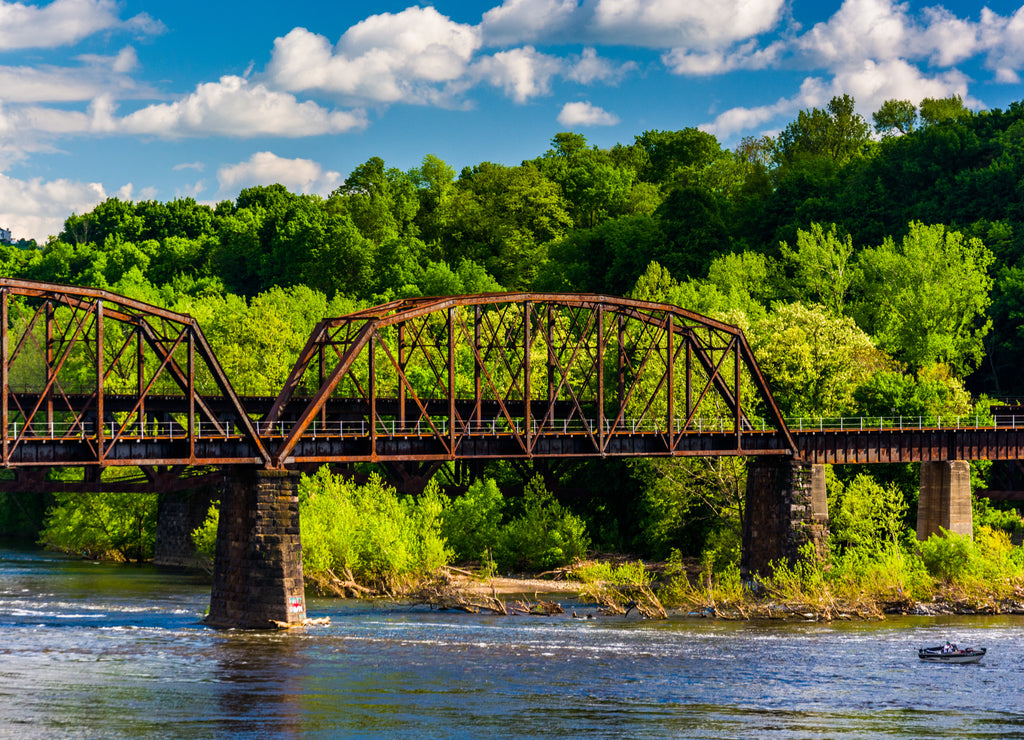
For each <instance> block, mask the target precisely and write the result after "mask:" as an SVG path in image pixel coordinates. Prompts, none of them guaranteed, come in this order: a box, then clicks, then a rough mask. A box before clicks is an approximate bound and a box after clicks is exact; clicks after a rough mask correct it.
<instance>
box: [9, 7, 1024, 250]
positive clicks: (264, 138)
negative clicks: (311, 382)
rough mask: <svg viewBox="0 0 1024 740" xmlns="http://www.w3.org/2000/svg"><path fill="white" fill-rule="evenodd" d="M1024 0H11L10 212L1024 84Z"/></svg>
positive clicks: (323, 187)
mask: <svg viewBox="0 0 1024 740" xmlns="http://www.w3.org/2000/svg"><path fill="white" fill-rule="evenodd" d="M1021 75H1024V7H1022V6H1021V3H1020V0H1017V1H1016V2H1011V1H1009V0H991V2H989V3H987V4H986V5H985V6H979V5H978V4H976V3H972V2H963V1H961V0H957V1H956V2H953V1H951V0H949V1H947V2H945V3H944V4H941V5H940V4H926V3H922V2H917V0H910V1H908V2H903V3H899V2H893V0H836V1H834V2H827V1H826V2H822V1H821V0H790V1H788V2H787V0H714V1H713V2H712V1H709V0H505V2H503V3H502V2H498V1H497V0H495V2H493V3H486V2H485V3H475V2H464V1H462V0H439V2H436V3H434V4H432V5H426V4H422V5H411V4H409V3H406V2H391V1H389V2H377V3H356V2H351V0H333V1H332V2H315V1H310V0H304V1H303V2H280V0H273V1H272V2H271V1H268V0H247V1H246V2H234V1H233V0H213V1H211V0H205V1H204V2H200V1H199V0H176V2H173V3H153V2H137V1H136V0H123V1H122V2H116V1H115V0H54V2H49V3H47V2H41V1H37V2H35V3H34V4H33V2H32V0H24V1H23V2H13V3H12V2H6V0H0V226H4V227H7V228H10V229H11V230H12V231H13V232H14V236H15V238H21V237H25V238H35V239H38V240H45V239H46V238H47V237H48V236H49V235H51V234H55V233H56V232H58V231H59V230H60V227H61V224H62V222H63V220H64V218H65V217H66V216H68V215H69V214H70V213H72V212H77V213H82V212H85V211H88V210H89V209H91V208H92V207H93V206H94V205H95V204H96V203H98V202H100V201H101V200H103V199H104V198H107V197H111V196H116V197H120V198H130V199H134V200H143V199H157V200H162V201H166V200H172V199H174V198H178V197H194V198H196V199H197V200H199V201H200V202H205V203H215V202H217V201H219V200H233V199H234V198H235V196H236V195H237V194H238V192H239V190H241V189H242V188H244V187H248V186H250V185H256V184H270V183H274V182H281V183H283V184H284V185H286V186H287V187H288V188H289V189H291V190H292V191H294V192H303V193H318V194H322V195H326V194H328V193H330V192H331V191H332V190H333V189H334V188H336V187H337V186H338V185H339V184H341V183H342V182H343V181H344V178H345V175H346V174H347V173H349V172H351V171H352V169H353V168H354V167H356V166H357V165H358V164H360V163H362V162H365V161H366V160H367V159H368V158H370V157H373V156H380V157H382V158H383V159H384V160H385V162H386V163H387V164H388V166H392V167H398V168H400V169H403V170H405V169H409V168H411V167H415V166H417V165H418V164H419V163H420V162H421V161H422V159H423V157H424V156H425V155H427V154H433V155H436V156H439V157H441V158H442V159H444V160H445V161H447V162H448V163H449V164H450V165H451V166H453V167H454V168H455V169H456V171H458V170H459V169H461V168H462V167H463V166H466V165H472V164H476V163H478V162H482V161H492V162H500V163H503V164H518V163H519V162H520V161H522V160H523V159H527V158H532V157H534V156H537V155H539V154H542V153H543V152H544V151H545V150H546V149H548V147H549V144H550V141H551V137H552V136H553V135H554V134H556V133H558V132H559V131H576V132H578V133H582V134H584V135H585V136H586V137H587V139H588V140H589V141H590V142H591V143H592V144H596V145H598V146H602V147H607V146H611V145H613V144H615V143H617V142H621V143H631V142H632V141H633V137H634V136H636V135H638V134H640V133H642V132H644V131H646V130H651V129H661V130H674V129H680V128H684V127H687V126H698V127H701V128H702V129H704V130H707V131H709V132H711V133H713V134H715V135H716V136H717V137H718V139H719V141H721V142H722V144H723V145H724V146H726V147H731V146H732V145H734V144H735V143H736V142H737V141H739V139H741V138H742V137H744V136H761V135H764V134H769V135H770V134H774V133H776V132H777V131H778V130H779V129H780V128H782V127H783V126H784V125H785V124H786V123H787V122H789V121H790V120H792V119H793V118H794V117H795V116H796V114H797V112H798V111H799V110H801V109H805V108H810V107H815V106H817V107H823V106H824V105H825V104H826V103H827V102H828V101H829V99H831V97H832V96H834V95H837V94H843V93H849V94H851V95H853V96H854V97H855V98H856V100H857V105H858V109H859V111H860V112H861V113H862V114H863V115H864V116H865V117H866V118H868V120H870V115H871V113H872V111H874V110H877V108H878V106H879V105H880V104H881V102H882V101H884V100H886V99H888V98H901V99H910V100H912V101H913V102H915V103H917V102H919V101H920V100H921V99H922V98H926V97H945V96H947V95H952V94H959V95H961V96H962V97H963V98H964V100H965V101H966V102H967V104H968V105H969V106H970V107H971V108H974V109H977V110H982V109H986V108H1005V107H1006V106H1007V105H1009V104H1010V103H1011V102H1013V101H1016V100H1021V99H1024V87H1022V84H1021Z"/></svg>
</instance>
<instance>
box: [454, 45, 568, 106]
mask: <svg viewBox="0 0 1024 740" xmlns="http://www.w3.org/2000/svg"><path fill="white" fill-rule="evenodd" d="M561 70H562V62H561V60H559V59H558V58H557V57H553V56H548V55H547V54H541V53H540V52H538V51H537V50H536V49H534V48H533V47H532V46H525V47H523V48H522V49H511V50H509V51H499V52H498V53H497V54H493V55H491V56H488V57H484V58H483V59H481V60H480V61H479V62H477V63H476V65H475V66H474V69H473V72H474V74H475V75H476V77H477V78H478V79H481V80H483V81H485V82H487V83H489V84H491V85H493V86H494V87H500V88H502V90H504V92H505V94H506V95H508V96H509V97H510V98H512V100H514V101H515V102H517V103H525V102H526V101H527V100H529V99H530V98H535V97H537V96H539V95H547V94H548V93H550V92H551V78H552V77H554V76H555V75H556V74H558V73H559V72H561Z"/></svg>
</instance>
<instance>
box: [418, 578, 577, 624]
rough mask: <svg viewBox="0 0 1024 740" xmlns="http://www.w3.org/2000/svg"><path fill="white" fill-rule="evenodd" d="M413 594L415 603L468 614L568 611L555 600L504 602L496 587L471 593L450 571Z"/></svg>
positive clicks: (542, 614)
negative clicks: (483, 591) (484, 592)
mask: <svg viewBox="0 0 1024 740" xmlns="http://www.w3.org/2000/svg"><path fill="white" fill-rule="evenodd" d="M410 597H411V600H412V603H413V604H415V605H418V606H429V607H430V608H431V609H452V610H456V611H463V612H467V613H469V614H499V615H501V616H503V617H507V616H510V615H513V614H530V615H533V616H551V615H553V614H564V613H565V610H564V609H562V607H561V605H560V604H558V603H556V602H554V601H544V600H542V599H538V600H537V601H524V600H518V601H514V602H511V603H508V602H505V601H502V600H501V599H499V598H498V594H497V592H496V591H495V589H494V587H493V586H492V587H491V593H490V594H489V595H488V594H481V593H471V592H468V591H466V589H464V588H460V587H459V586H458V585H457V584H456V583H455V582H454V581H453V579H452V578H451V576H450V575H448V574H447V573H441V574H438V575H436V576H434V577H433V578H431V579H430V580H428V581H425V582H424V583H422V584H421V585H420V587H419V588H418V589H416V591H414V592H413V593H412V594H411V595H410Z"/></svg>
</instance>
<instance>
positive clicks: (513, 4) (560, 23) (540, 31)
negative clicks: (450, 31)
mask: <svg viewBox="0 0 1024 740" xmlns="http://www.w3.org/2000/svg"><path fill="white" fill-rule="evenodd" d="M578 16H579V12H578V7H577V2H576V0H505V2H504V3H503V4H502V5H499V6H498V7H496V8H491V9H490V10H488V11H487V12H486V13H484V15H483V19H482V20H481V22H480V28H481V30H482V32H483V36H484V40H485V43H486V44H487V45H488V46H514V45H516V44H522V43H527V42H530V41H538V40H540V39H542V38H545V37H549V38H550V37H551V36H552V35H553V34H557V33H561V32H563V31H564V29H565V28H566V27H567V26H569V25H571V24H572V23H573V22H574V21H575V20H576V19H577V17H578Z"/></svg>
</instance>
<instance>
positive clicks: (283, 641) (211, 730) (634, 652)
mask: <svg viewBox="0 0 1024 740" xmlns="http://www.w3.org/2000/svg"><path fill="white" fill-rule="evenodd" d="M209 593H210V592H209V586H208V585H207V584H206V583H204V582H203V581H202V580H201V579H198V578H196V577H194V576H190V575H183V574H174V573H170V574H169V573H166V572H161V571H158V570H156V569H153V568H150V567H135V566H114V565H109V564H97V563H87V562H80V561H73V560H68V559H65V558H63V557H60V556H56V555H53V554H49V553H42V552H38V551H29V550H18V549H0V737H12V738H13V737H17V738H44V737H45V738H50V737H70V738H76V737H81V738H129V737H131V738H138V737H152V738H214V737H227V736H230V737H233V738H265V737H269V738H277V737H284V738H291V737H296V738H300V737H301V738H307V737H308V738H327V737H388V738H395V737H406V738H415V737H429V738H447V737H466V738H469V737H473V738H476V737H517V738H531V737H535V738H556V737H570V736H580V737H582V736H586V737H607V738H664V737H675V738H752V737H756V738H759V739H768V738H801V739H804V738H879V737H886V738H931V737H948V738H1011V737H1012V738H1024V617H955V618H954V617H928V618H924V617H915V618H897V619H889V620H886V621H884V622H880V623H878V622H876V623H862V622H858V623H849V622H845V623H835V624H817V623H811V622H798V623H780V622H755V623H735V622H718V621H712V620H704V619H696V618H674V619H669V620H667V621H662V622H646V621H640V620H634V619H624V618H622V617H615V618H612V617H598V618H594V619H573V618H572V617H571V612H572V611H573V610H574V609H575V611H576V612H577V613H578V614H579V615H581V616H582V615H586V614H593V613H595V612H594V610H593V608H592V607H590V606H587V605H581V604H571V603H567V604H565V606H566V607H567V611H568V612H570V615H569V616H565V617H561V616H559V617H523V616H519V617H487V616H476V615H467V614H462V613H452V612H437V611H428V610H424V609H412V608H408V607H394V606H389V605H381V604H367V603H360V602H352V601H340V600H327V599H323V600H320V599H315V598H311V599H309V600H308V604H307V608H308V613H309V616H311V617H325V616H326V617H330V619H331V623H330V625H329V626H326V627H308V628H302V629H298V630H292V631H290V632H288V633H279V632H267V633H263V632H260V633H245V632H235V631H215V630H211V629H207V628H206V627H204V626H203V625H202V624H201V623H200V619H201V617H202V615H203V613H204V612H205V611H206V608H207V606H208V605H209ZM947 638H949V639H952V640H954V641H956V642H959V643H961V644H964V645H967V644H970V645H974V646H979V647H988V648H989V654H988V655H987V656H986V657H985V659H984V660H983V661H982V663H980V664H978V665H968V666H948V665H935V664H929V663H922V662H920V661H919V660H918V659H917V653H916V650H917V648H918V647H920V646H925V645H932V644H937V643H940V642H942V641H943V640H945V639H947Z"/></svg>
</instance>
